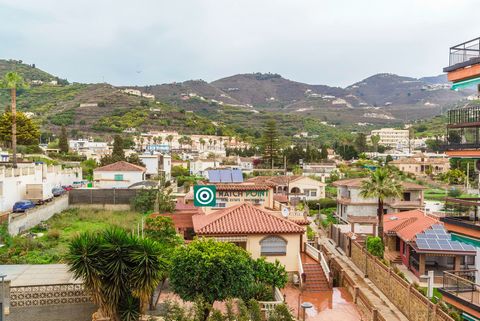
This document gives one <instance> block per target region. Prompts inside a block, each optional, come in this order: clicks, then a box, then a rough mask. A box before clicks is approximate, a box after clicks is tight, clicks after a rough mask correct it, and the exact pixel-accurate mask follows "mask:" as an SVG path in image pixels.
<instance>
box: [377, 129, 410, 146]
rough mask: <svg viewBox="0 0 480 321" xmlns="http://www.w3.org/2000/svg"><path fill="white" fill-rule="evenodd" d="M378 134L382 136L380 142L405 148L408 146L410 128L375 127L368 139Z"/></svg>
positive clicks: (384, 144) (383, 144)
mask: <svg viewBox="0 0 480 321" xmlns="http://www.w3.org/2000/svg"><path fill="white" fill-rule="evenodd" d="M375 135H378V136H379V137H380V141H379V144H380V145H382V146H386V147H389V148H404V147H408V143H409V130H408V129H394V128H382V129H375V130H372V131H371V132H370V136H369V137H368V139H369V140H370V138H371V136H375Z"/></svg>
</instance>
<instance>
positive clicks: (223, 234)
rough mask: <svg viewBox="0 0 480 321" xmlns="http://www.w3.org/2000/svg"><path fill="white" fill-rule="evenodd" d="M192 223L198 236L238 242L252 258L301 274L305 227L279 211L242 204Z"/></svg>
mask: <svg viewBox="0 0 480 321" xmlns="http://www.w3.org/2000/svg"><path fill="white" fill-rule="evenodd" d="M192 221H193V228H194V231H195V234H196V235H197V236H200V237H212V238H215V239H216V240H219V241H224V242H232V243H235V244H236V245H238V246H240V247H242V248H243V249H245V250H247V251H248V252H249V253H250V254H251V255H252V257H253V258H258V257H261V256H264V257H266V258H267V260H268V261H270V262H274V261H275V260H278V261H279V262H280V263H282V264H283V265H285V268H286V270H287V271H288V272H298V264H299V262H298V256H299V253H300V252H301V251H302V244H303V242H305V241H306V236H305V228H304V227H302V226H300V225H298V224H297V223H295V222H293V221H291V220H288V219H286V218H283V217H281V216H280V215H279V213H278V212H273V211H268V210H266V209H264V208H261V207H258V206H254V205H252V204H250V203H242V204H238V205H235V206H231V207H229V208H226V209H222V210H217V211H215V212H212V213H210V214H208V215H207V214H198V215H193V216H192Z"/></svg>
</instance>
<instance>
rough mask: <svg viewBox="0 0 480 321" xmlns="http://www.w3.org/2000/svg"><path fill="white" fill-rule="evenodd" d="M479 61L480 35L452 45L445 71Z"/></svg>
mask: <svg viewBox="0 0 480 321" xmlns="http://www.w3.org/2000/svg"><path fill="white" fill-rule="evenodd" d="M477 63H480V37H479V38H475V39H472V40H469V41H466V42H463V43H461V44H458V45H455V46H453V47H451V48H450V55H449V63H448V67H445V68H443V71H444V72H450V71H453V70H456V69H459V68H463V67H466V66H471V65H473V64H477Z"/></svg>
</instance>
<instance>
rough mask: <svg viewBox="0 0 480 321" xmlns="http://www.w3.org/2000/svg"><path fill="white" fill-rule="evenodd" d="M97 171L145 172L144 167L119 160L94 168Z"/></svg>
mask: <svg viewBox="0 0 480 321" xmlns="http://www.w3.org/2000/svg"><path fill="white" fill-rule="evenodd" d="M94 171H96V172H97V171H98V172H145V171H146V169H145V167H142V166H138V165H135V164H131V163H129V162H125V161H119V162H116V163H113V164H108V165H105V166H102V167H98V168H95V170H94Z"/></svg>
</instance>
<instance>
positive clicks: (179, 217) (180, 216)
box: [150, 209, 198, 229]
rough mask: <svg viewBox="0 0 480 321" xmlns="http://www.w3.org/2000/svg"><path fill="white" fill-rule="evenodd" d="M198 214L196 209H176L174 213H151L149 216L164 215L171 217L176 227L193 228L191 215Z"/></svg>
mask: <svg viewBox="0 0 480 321" xmlns="http://www.w3.org/2000/svg"><path fill="white" fill-rule="evenodd" d="M196 214H198V210H197V209H195V210H189V211H186V210H184V211H176V212H175V213H162V214H159V213H154V214H151V215H150V217H157V216H164V217H171V218H172V221H173V224H174V225H175V228H176V229H187V228H193V221H192V217H193V216H194V215H196Z"/></svg>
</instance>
